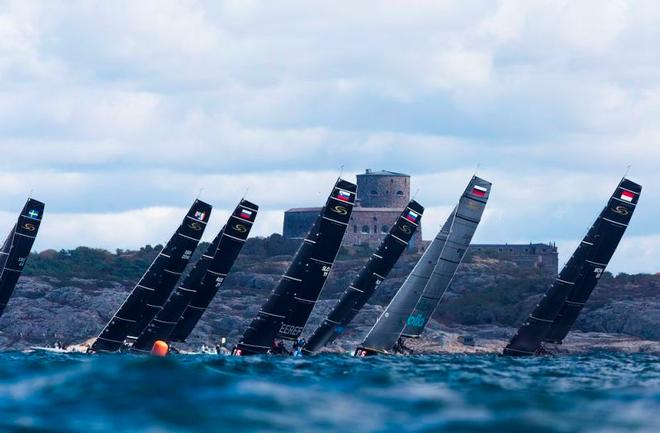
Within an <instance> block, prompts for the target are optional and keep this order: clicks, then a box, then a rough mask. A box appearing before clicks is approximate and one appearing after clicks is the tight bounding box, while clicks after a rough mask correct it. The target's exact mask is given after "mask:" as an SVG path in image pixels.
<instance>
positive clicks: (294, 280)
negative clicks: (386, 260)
mask: <svg viewBox="0 0 660 433" xmlns="http://www.w3.org/2000/svg"><path fill="white" fill-rule="evenodd" d="M356 192H357V186H356V185H355V184H352V183H350V182H347V181H345V180H342V179H339V180H337V183H336V184H335V186H334V188H333V189H332V193H331V195H330V197H329V198H328V200H327V202H326V204H325V206H324V207H323V209H322V210H321V213H320V215H319V217H318V218H317V220H316V222H315V223H314V225H313V226H312V229H311V230H310V232H309V234H308V235H307V237H306V238H305V240H304V241H303V243H302V245H301V246H300V248H299V249H298V251H297V252H296V254H295V256H294V258H293V261H292V263H291V265H290V266H289V269H287V271H286V273H285V274H284V276H283V277H282V279H281V281H280V283H279V284H278V285H277V287H275V289H274V290H273V292H272V293H271V296H270V298H269V299H268V301H266V303H265V304H264V305H263V306H262V308H261V310H260V311H259V314H258V315H257V317H256V318H255V319H254V320H253V321H252V323H251V324H250V326H249V327H248V329H247V330H246V331H245V333H244V334H243V338H242V339H241V341H240V342H239V343H238V345H237V346H236V348H235V349H234V354H235V355H250V354H260V353H266V352H267V351H268V350H269V349H270V348H271V345H272V343H273V341H274V340H275V339H283V340H295V339H297V338H298V337H299V336H300V334H301V333H302V331H303V328H304V327H305V324H306V323H307V320H308V319H309V315H310V314H311V312H312V309H313V308H314V305H315V304H316V301H317V300H318V297H319V294H320V293H321V289H322V288H323V285H324V284H325V281H326V279H327V278H328V274H330V269H331V268H332V265H333V264H334V261H335V258H336V256H337V253H338V251H339V247H340V246H341V242H342V239H343V237H344V233H345V232H346V227H347V226H348V222H349V220H350V218H351V214H352V212H353V205H354V203H355V195H356Z"/></svg>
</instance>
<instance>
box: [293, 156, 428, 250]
mask: <svg viewBox="0 0 660 433" xmlns="http://www.w3.org/2000/svg"><path fill="white" fill-rule="evenodd" d="M357 186H358V192H357V201H356V205H355V208H354V209H353V214H352V216H351V220H350V224H349V226H348V229H347V230H346V236H345V237H344V246H359V245H369V246H370V247H372V248H377V247H378V245H380V243H381V242H382V241H383V239H385V237H386V236H387V234H388V233H389V231H390V229H391V228H392V225H393V224H394V223H395V222H396V219H397V218H398V217H399V215H400V214H401V212H402V211H403V209H404V208H405V207H406V205H407V204H408V202H409V201H410V176H409V175H407V174H403V173H395V172H393V171H386V170H379V171H375V170H369V169H367V170H366V171H365V172H364V173H362V174H358V175H357ZM320 210H321V208H318V207H314V208H296V209H289V210H288V211H286V212H285V213H284V229H283V233H282V234H283V236H284V237H285V238H290V239H302V238H304V237H305V236H306V235H307V232H308V231H309V229H310V227H311V226H312V224H314V220H315V219H316V217H317V216H318V214H319V211H320ZM421 240H422V230H421V227H420V228H419V229H418V230H417V231H416V233H415V236H414V237H413V239H412V241H411V242H410V249H412V250H418V249H419V248H421Z"/></svg>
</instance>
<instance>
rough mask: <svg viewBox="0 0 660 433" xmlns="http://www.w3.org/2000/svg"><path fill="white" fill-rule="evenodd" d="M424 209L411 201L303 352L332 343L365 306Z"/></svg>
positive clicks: (399, 255) (394, 260)
mask: <svg viewBox="0 0 660 433" xmlns="http://www.w3.org/2000/svg"><path fill="white" fill-rule="evenodd" d="M423 213H424V207H423V206H421V205H420V204H419V203H417V202H416V201H414V200H413V201H411V202H410V203H408V206H407V207H406V208H405V209H404V210H403V212H402V213H401V215H400V216H399V218H398V219H397V221H396V222H395V224H394V226H392V229H391V230H390V232H389V234H388V235H387V237H386V238H385V239H384V240H383V242H382V243H381V244H380V247H379V248H378V250H377V251H376V252H375V253H374V254H372V256H371V258H370V259H369V261H368V262H367V264H366V265H365V266H364V267H363V268H362V270H361V271H360V273H359V274H358V276H357V278H356V279H355V280H354V281H353V283H352V284H351V285H350V286H348V289H346V291H344V293H343V294H342V296H341V298H340V299H339V301H338V302H337V304H336V305H335V307H334V308H333V310H332V311H331V312H330V313H329V314H328V316H327V317H326V319H325V320H324V321H323V323H322V324H321V325H320V326H319V327H318V328H317V329H316V331H314V334H312V336H311V337H310V338H309V340H308V341H307V344H306V345H305V348H304V350H303V352H304V353H306V354H312V353H314V352H316V351H317V350H319V349H320V348H322V347H323V346H326V345H328V344H329V343H331V342H333V341H334V340H335V339H337V338H338V337H339V336H341V335H342V334H343V332H344V329H346V327H347V326H348V324H349V323H351V321H352V320H353V319H354V318H355V316H356V315H357V313H358V312H359V311H360V310H361V309H362V307H364V304H366V303H367V301H368V300H369V298H371V296H372V295H373V294H374V292H375V291H376V288H377V287H379V286H380V284H381V283H382V282H383V280H384V279H385V278H387V275H388V274H389V273H390V271H391V270H392V268H393V267H394V265H395V264H396V262H397V261H398V260H399V257H401V254H403V252H404V250H405V249H406V248H407V247H408V244H409V242H410V240H411V239H412V237H413V235H414V234H415V232H416V231H417V228H418V227H419V225H420V224H421V221H422V214H423Z"/></svg>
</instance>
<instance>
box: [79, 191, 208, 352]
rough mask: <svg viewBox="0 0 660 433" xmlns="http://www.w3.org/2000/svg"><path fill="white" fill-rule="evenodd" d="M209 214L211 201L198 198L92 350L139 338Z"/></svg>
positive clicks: (116, 347)
mask: <svg viewBox="0 0 660 433" xmlns="http://www.w3.org/2000/svg"><path fill="white" fill-rule="evenodd" d="M210 215H211V205H209V204H207V203H204V202H202V201H200V200H196V201H195V203H194V204H193V205H192V207H191V208H190V210H189V211H188V214H187V215H186V217H185V218H184V220H183V222H182V223H181V225H180V226H179V228H178V229H177V231H176V233H174V235H173V236H172V238H171V239H170V240H169V242H168V243H167V245H166V246H165V248H163V250H162V251H161V252H160V253H159V254H158V256H157V257H156V259H155V260H154V261H153V263H152V264H151V266H150V267H149V269H148V270H147V272H146V273H145V274H144V276H143V277H142V278H141V279H140V281H139V282H138V283H137V285H136V286H135V288H134V289H133V291H132V292H131V293H130V295H129V296H128V298H126V300H125V301H124V303H123V304H122V306H121V307H120V308H119V310H118V311H117V312H116V313H115V315H114V316H113V317H112V319H111V320H110V322H109V323H108V324H107V325H106V326H105V328H104V329H103V331H102V332H101V334H100V335H99V337H98V338H97V339H96V341H95V342H94V344H93V345H92V347H91V350H92V351H94V352H116V351H118V350H119V349H120V348H121V347H122V345H123V344H124V340H126V339H127V338H132V339H136V338H137V337H136V336H137V335H140V334H141V333H142V331H143V330H144V328H146V326H147V325H148V324H149V322H150V321H151V320H152V319H153V318H154V316H155V315H156V313H158V311H160V309H161V308H162V306H163V304H164V303H165V301H166V300H167V298H168V297H169V295H170V293H172V290H173V289H174V286H175V285H176V283H177V281H179V278H180V277H181V274H182V273H183V271H184V269H185V268H186V265H187V264H188V261H189V260H190V257H191V256H192V253H193V251H195V248H196V247H197V244H198V243H199V240H200V239H201V237H202V234H203V233H204V230H205V229H206V224H207V221H208V219H209V216H210Z"/></svg>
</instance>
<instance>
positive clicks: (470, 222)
mask: <svg viewBox="0 0 660 433" xmlns="http://www.w3.org/2000/svg"><path fill="white" fill-rule="evenodd" d="M490 191H491V183H490V182H487V181H485V180H483V179H480V178H478V177H476V176H475V177H473V178H472V180H471V181H470V183H469V184H468V186H467V188H466V189H465V192H464V193H463V196H462V197H461V199H460V201H459V204H458V207H457V208H456V212H455V213H454V214H453V219H452V222H451V226H450V232H449V236H448V239H447V242H446V243H445V247H444V248H443V249H442V253H441V254H440V258H439V260H438V263H437V264H436V265H435V268H434V269H433V273H432V274H431V278H430V279H429V282H428V283H427V284H426V287H425V288H424V292H423V293H422V296H421V297H420V299H419V301H418V302H417V305H416V306H415V309H414V311H413V312H412V314H410V316H409V317H408V319H406V327H405V328H404V330H403V333H402V336H403V337H409V338H419V337H420V336H421V334H422V332H423V331H424V328H425V327H426V324H427V323H428V321H429V320H430V319H431V316H432V315H433V313H434V312H435V310H436V308H437V307H438V304H439V303H440V300H441V299H442V297H443V296H444V294H445V292H446V291H447V288H448V287H449V285H450V284H451V281H452V280H453V278H454V275H455V274H456V270H457V269H458V266H459V265H460V263H461V262H462V261H463V257H465V253H466V252H467V250H468V247H469V246H470V242H472V238H473V237H474V233H475V232H476V230H477V227H478V226H479V223H480V222H481V217H482V216H483V213H484V210H485V209H486V204H487V202H488V197H489V196H490Z"/></svg>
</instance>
